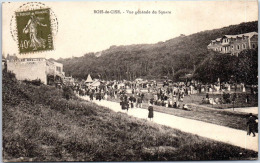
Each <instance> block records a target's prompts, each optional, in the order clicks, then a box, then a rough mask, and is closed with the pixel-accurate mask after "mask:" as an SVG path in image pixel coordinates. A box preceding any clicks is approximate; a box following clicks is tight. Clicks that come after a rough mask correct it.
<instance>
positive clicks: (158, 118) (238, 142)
mask: <svg viewBox="0 0 260 163" xmlns="http://www.w3.org/2000/svg"><path fill="white" fill-rule="evenodd" d="M81 98H83V99H85V100H89V99H88V97H81ZM94 102H95V103H96V104H98V105H100V106H104V107H107V108H109V109H111V110H113V111H115V112H124V113H127V114H128V115H131V116H133V117H137V118H142V119H148V118H147V116H148V110H145V109H140V108H134V109H131V108H130V109H129V111H128V112H126V111H125V110H122V109H121V106H120V104H119V103H117V102H112V101H106V100H102V101H96V100H94ZM153 122H155V123H158V124H161V125H165V126H168V127H172V128H175V129H178V130H181V131H184V132H188V133H192V134H196V135H198V136H202V137H205V138H209V139H212V140H216V141H220V142H224V143H228V144H231V145H235V146H239V147H242V148H246V149H250V150H254V151H258V134H256V137H252V135H251V136H247V134H246V132H245V131H243V130H238V129H233V128H229V127H225V126H220V125H216V124H211V123H206V122H202V121H198V120H192V119H187V118H182V117H177V116H174V115H170V114H165V113H160V112H154V119H153Z"/></svg>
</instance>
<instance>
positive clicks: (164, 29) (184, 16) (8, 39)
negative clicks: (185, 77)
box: [2, 0, 258, 59]
mask: <svg viewBox="0 0 260 163" xmlns="http://www.w3.org/2000/svg"><path fill="white" fill-rule="evenodd" d="M43 3H44V4H45V5H46V6H47V7H49V8H51V10H52V11H53V13H54V14H55V16H56V18H57V21H58V32H57V34H56V35H55V36H53V39H54V50H52V51H47V52H37V53H30V54H26V55H19V53H18V43H17V41H15V40H14V39H13V37H12V35H11V32H10V30H12V29H13V28H15V27H10V26H11V22H12V16H14V12H15V11H17V10H18V8H19V7H20V6H21V5H23V4H24V3H23V2H11V3H4V4H3V6H2V15H3V17H2V30H3V31H2V37H3V38H2V41H3V42H2V52H3V54H4V55H7V54H16V55H17V56H18V57H36V58H37V57H47V58H55V59H58V58H69V57H79V56H83V55H84V54H86V53H90V52H99V51H102V50H106V49H108V48H109V47H110V46H112V45H117V46H119V45H131V44H152V43H157V42H160V41H166V40H169V39H172V38H174V37H177V36H179V35H180V34H185V35H190V34H193V33H197V32H200V31H204V30H211V29H217V28H222V27H225V26H229V25H235V24H239V23H242V22H249V21H255V20H258V4H257V1H248V0H240V1H238V0H232V1H157V2H154V1H139V2H138V1H132V2H122V1H115V2H86V1H85V2H83V1H80V2H69V1H65V2H43ZM94 10H103V11H105V10H108V11H111V10H120V12H121V14H95V13H94ZM127 10H129V11H133V12H134V13H133V14H129V13H127ZM138 10H139V11H150V13H151V14H135V12H136V11H138ZM159 10H160V11H167V12H168V13H167V14H159V13H158V11H159ZM152 11H157V14H152ZM169 12H170V13H169Z"/></svg>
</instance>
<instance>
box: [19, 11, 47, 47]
mask: <svg viewBox="0 0 260 163" xmlns="http://www.w3.org/2000/svg"><path fill="white" fill-rule="evenodd" d="M38 26H43V27H47V24H42V23H41V22H40V21H39V18H38V17H36V16H35V14H34V13H31V18H30V19H29V20H28V23H27V24H26V26H25V27H24V29H23V33H25V34H26V33H29V34H30V41H31V43H30V47H32V48H33V50H37V49H38V48H40V47H43V48H45V42H46V40H44V39H43V38H41V37H39V36H38V28H37V27H38Z"/></svg>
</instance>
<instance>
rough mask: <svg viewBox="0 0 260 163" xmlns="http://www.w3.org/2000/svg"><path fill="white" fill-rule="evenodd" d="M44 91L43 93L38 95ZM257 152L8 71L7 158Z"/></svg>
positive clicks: (202, 156) (230, 156)
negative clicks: (65, 92) (37, 83)
mask: <svg viewBox="0 0 260 163" xmlns="http://www.w3.org/2000/svg"><path fill="white" fill-rule="evenodd" d="M38 94H39V95H38ZM256 158H257V152H254V151H250V150H245V149H243V148H239V147H235V146H232V145H228V144H224V143H220V142H216V141H212V140H209V139H205V138H201V137H199V136H197V135H192V134H188V133H184V132H181V131H179V130H175V129H171V128H168V127H165V126H161V125H156V124H154V123H152V122H150V121H146V120H139V119H136V118H133V117H129V116H127V115H126V114H123V113H115V112H113V111H110V110H109V109H106V108H104V107H100V106H97V105H95V104H92V103H88V102H85V101H83V100H79V99H77V98H76V97H75V96H71V98H70V99H69V100H66V99H65V98H64V97H63V92H62V90H58V89H55V88H53V87H49V86H44V85H43V86H33V85H30V84H29V85H28V84H27V85H26V84H25V83H22V82H17V81H16V80H12V79H11V78H10V76H9V75H6V74H4V75H3V159H4V161H16V162H19V161H23V162H25V161H144V160H145V161H158V160H160V161H166V160H172V161H174V160H243V159H256Z"/></svg>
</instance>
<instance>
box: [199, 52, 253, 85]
mask: <svg viewBox="0 0 260 163" xmlns="http://www.w3.org/2000/svg"><path fill="white" fill-rule="evenodd" d="M257 61H258V49H256V50H254V49H251V50H244V51H242V52H241V53H239V55H238V57H237V56H231V55H229V54H219V53H216V52H211V55H209V56H208V57H207V58H205V59H204V60H203V62H202V63H201V64H200V65H199V66H198V67H197V69H196V71H195V73H194V78H195V79H197V80H200V81H202V82H204V83H212V82H216V81H217V80H218V78H219V79H220V81H221V82H229V81H232V82H240V83H246V84H257V83H258V81H257V80H258V79H257V75H258V63H257Z"/></svg>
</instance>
